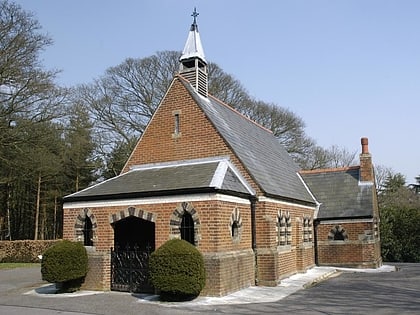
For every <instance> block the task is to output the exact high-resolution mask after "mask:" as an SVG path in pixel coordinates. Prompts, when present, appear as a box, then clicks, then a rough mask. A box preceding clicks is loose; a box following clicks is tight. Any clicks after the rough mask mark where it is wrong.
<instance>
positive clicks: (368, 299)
mask: <svg viewBox="0 0 420 315" xmlns="http://www.w3.org/2000/svg"><path fill="white" fill-rule="evenodd" d="M396 266H397V269H398V271H395V272H380V273H358V272H357V273H355V272H341V273H339V274H335V275H334V276H333V277H330V278H328V279H326V280H324V281H322V282H320V283H318V284H316V285H314V286H311V287H310V288H307V289H304V290H299V291H297V292H295V293H293V294H291V295H288V296H285V297H283V298H282V297H281V296H280V295H279V299H278V300H275V301H273V302H265V303H242V304H229V302H226V299H221V301H224V302H221V304H220V305H215V304H212V305H202V304H200V303H187V304H177V305H174V304H164V303H160V302H148V301H146V300H145V299H144V297H140V296H139V295H135V294H129V293H118V292H105V293H100V292H99V293H98V292H96V293H92V292H90V293H88V294H86V295H70V296H61V295H60V296H58V295H51V294H39V293H42V291H43V290H44V291H45V290H46V289H48V288H49V287H48V284H46V283H44V282H43V281H42V280H41V274H40V270H39V267H35V268H18V269H12V270H0V314H1V315H3V314H8V315H9V314H10V315H15V314H32V315H38V314H44V315H53V314H60V315H75V314H82V315H86V314H104V315H108V314H124V315H131V314H136V315H137V314H175V315H176V314H420V264H398V265H396ZM261 292H263V291H261Z"/></svg>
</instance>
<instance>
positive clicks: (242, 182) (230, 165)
mask: <svg viewBox="0 0 420 315" xmlns="http://www.w3.org/2000/svg"><path fill="white" fill-rule="evenodd" d="M228 163H229V168H230V169H231V170H232V172H233V173H234V174H235V175H236V177H237V178H238V179H239V180H240V181H241V184H242V185H244V186H245V188H246V189H247V190H248V192H249V193H250V194H251V195H253V196H255V194H256V193H255V190H254V189H252V187H251V186H250V185H249V184H248V181H247V180H246V179H245V177H243V176H242V174H241V172H239V170H238V169H237V168H236V167H235V165H233V163H231V162H230V161H228Z"/></svg>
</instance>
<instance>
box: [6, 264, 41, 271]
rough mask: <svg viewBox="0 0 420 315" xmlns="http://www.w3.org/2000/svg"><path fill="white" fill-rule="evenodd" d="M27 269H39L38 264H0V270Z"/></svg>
mask: <svg viewBox="0 0 420 315" xmlns="http://www.w3.org/2000/svg"><path fill="white" fill-rule="evenodd" d="M22 267H25V268H28V267H41V264H38V263H0V270H1V269H14V268H22Z"/></svg>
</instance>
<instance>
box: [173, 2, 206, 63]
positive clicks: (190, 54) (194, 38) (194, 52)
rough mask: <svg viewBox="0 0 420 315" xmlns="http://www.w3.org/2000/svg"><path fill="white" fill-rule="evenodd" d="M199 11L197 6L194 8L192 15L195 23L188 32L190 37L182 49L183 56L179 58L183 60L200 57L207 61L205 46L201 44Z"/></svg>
mask: <svg viewBox="0 0 420 315" xmlns="http://www.w3.org/2000/svg"><path fill="white" fill-rule="evenodd" d="M198 15H199V13H198V12H197V10H196V8H194V11H193V13H192V14H191V16H192V17H193V18H194V20H193V23H192V24H191V28H190V32H189V33H188V38H187V41H186V43H185V46H184V50H183V51H182V56H181V58H180V59H179V60H180V61H181V62H182V60H186V59H191V58H200V59H201V60H202V61H203V62H206V58H205V57H204V50H203V46H202V45H201V39H200V33H199V32H198V25H197V16H198Z"/></svg>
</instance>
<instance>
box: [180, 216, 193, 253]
mask: <svg viewBox="0 0 420 315" xmlns="http://www.w3.org/2000/svg"><path fill="white" fill-rule="evenodd" d="M180 229H181V239H183V240H186V241H187V242H189V243H191V244H193V245H195V240H194V220H193V218H192V215H191V214H190V213H189V212H187V211H185V212H184V214H183V215H182V220H181V227H180Z"/></svg>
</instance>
